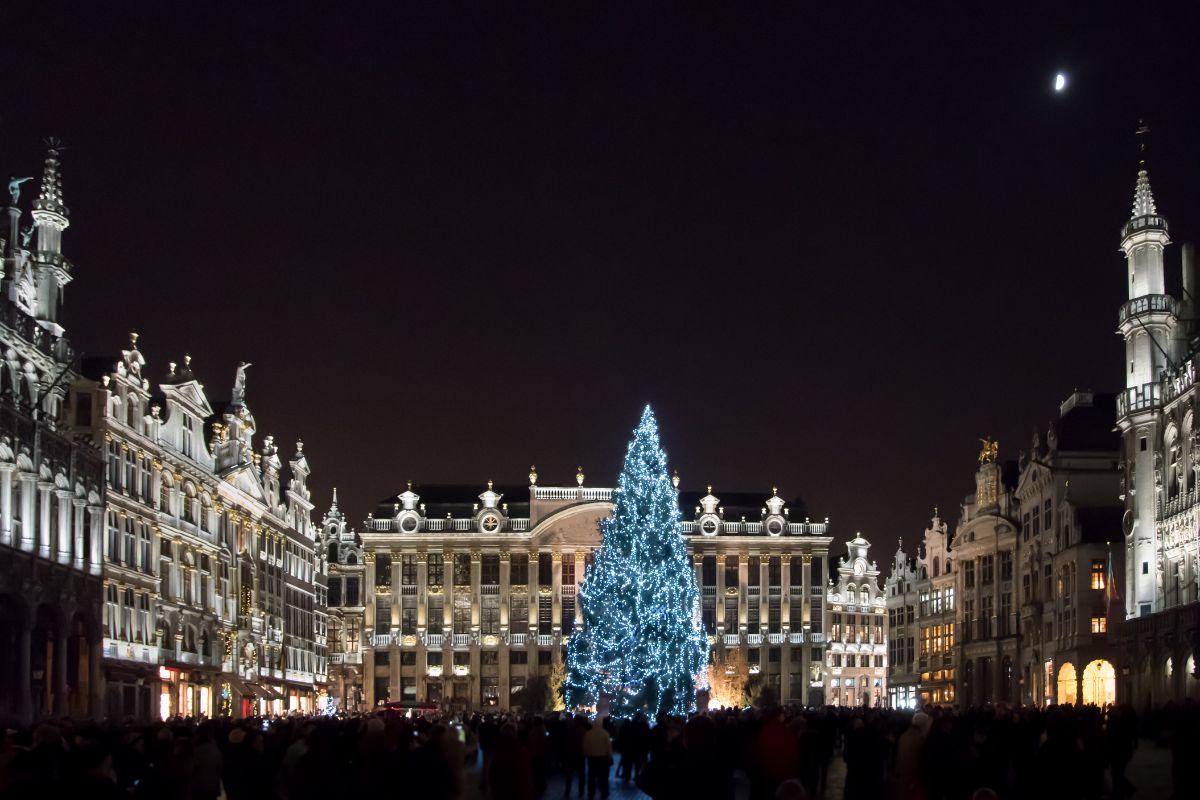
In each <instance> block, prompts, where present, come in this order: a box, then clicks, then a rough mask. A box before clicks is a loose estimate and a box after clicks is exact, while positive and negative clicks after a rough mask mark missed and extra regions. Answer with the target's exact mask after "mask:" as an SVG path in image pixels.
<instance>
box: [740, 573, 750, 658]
mask: <svg viewBox="0 0 1200 800" xmlns="http://www.w3.org/2000/svg"><path fill="white" fill-rule="evenodd" d="M749 575H750V554H749V553H738V630H737V633H738V634H739V635H740V637H741V638H740V642H741V647H742V652H743V653H745V652H746V631H747V628H746V625H747V623H748V622H749V617H750V593H749V587H747V586H746V584H747V583H748V580H747V579H748V578H749Z"/></svg>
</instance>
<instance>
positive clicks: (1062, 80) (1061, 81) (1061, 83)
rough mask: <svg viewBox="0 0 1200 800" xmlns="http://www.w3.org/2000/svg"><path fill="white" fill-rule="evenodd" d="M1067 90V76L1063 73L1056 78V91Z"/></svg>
mask: <svg viewBox="0 0 1200 800" xmlns="http://www.w3.org/2000/svg"><path fill="white" fill-rule="evenodd" d="M1065 88H1067V76H1066V75H1063V74H1062V73H1061V72H1060V73H1058V74H1057V75H1055V76H1054V91H1056V92H1061V91H1062V90H1063V89H1065Z"/></svg>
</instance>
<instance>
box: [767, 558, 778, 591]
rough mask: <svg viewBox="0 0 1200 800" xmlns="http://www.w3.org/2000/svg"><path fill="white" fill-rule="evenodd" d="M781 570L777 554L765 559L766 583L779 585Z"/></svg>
mask: <svg viewBox="0 0 1200 800" xmlns="http://www.w3.org/2000/svg"><path fill="white" fill-rule="evenodd" d="M781 572H782V569H781V567H780V563H779V556H771V557H770V559H768V560H767V585H768V586H779V585H780V581H779V579H780V573H781Z"/></svg>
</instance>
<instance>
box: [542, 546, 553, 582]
mask: <svg viewBox="0 0 1200 800" xmlns="http://www.w3.org/2000/svg"><path fill="white" fill-rule="evenodd" d="M553 585H554V562H553V561H552V560H551V559H550V554H549V553H538V586H553Z"/></svg>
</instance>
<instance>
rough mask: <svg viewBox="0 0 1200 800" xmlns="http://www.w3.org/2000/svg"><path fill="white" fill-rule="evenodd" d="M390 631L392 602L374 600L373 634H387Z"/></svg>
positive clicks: (379, 599)
mask: <svg viewBox="0 0 1200 800" xmlns="http://www.w3.org/2000/svg"><path fill="white" fill-rule="evenodd" d="M391 629H392V602H391V600H389V599H385V598H382V597H377V598H375V632H376V633H387V632H388V631H390V630H391Z"/></svg>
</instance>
